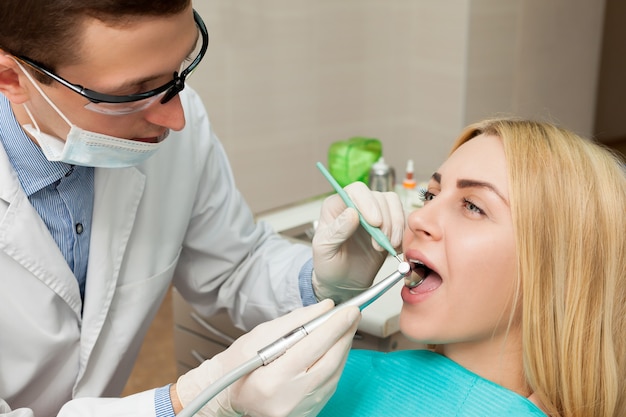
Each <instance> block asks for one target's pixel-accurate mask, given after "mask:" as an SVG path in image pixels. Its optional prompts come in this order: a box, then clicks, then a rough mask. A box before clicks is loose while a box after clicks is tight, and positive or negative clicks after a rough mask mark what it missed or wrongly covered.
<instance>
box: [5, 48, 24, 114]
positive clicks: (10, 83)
mask: <svg viewBox="0 0 626 417" xmlns="http://www.w3.org/2000/svg"><path fill="white" fill-rule="evenodd" d="M21 75H22V70H21V69H20V67H19V66H18V65H17V63H16V62H15V59H14V58H13V57H12V56H11V55H10V54H8V53H6V52H5V51H3V50H1V49H0V93H1V94H2V95H4V96H5V97H6V98H8V99H9V101H11V102H12V103H13V104H22V103H24V102H26V101H28V98H29V97H28V89H26V88H25V86H24V84H23V83H24V79H25V78H24V77H22V76H21Z"/></svg>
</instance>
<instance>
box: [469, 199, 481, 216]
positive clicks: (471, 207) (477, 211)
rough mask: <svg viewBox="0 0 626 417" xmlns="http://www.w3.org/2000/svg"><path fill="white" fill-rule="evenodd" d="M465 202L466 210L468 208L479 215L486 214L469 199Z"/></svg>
mask: <svg viewBox="0 0 626 417" xmlns="http://www.w3.org/2000/svg"><path fill="white" fill-rule="evenodd" d="M464 202H465V208H467V209H468V210H469V211H471V212H474V213H478V214H485V212H484V211H483V210H482V209H481V208H480V207H478V206H477V205H476V204H474V203H472V202H471V201H469V200H468V199H465V200H464Z"/></svg>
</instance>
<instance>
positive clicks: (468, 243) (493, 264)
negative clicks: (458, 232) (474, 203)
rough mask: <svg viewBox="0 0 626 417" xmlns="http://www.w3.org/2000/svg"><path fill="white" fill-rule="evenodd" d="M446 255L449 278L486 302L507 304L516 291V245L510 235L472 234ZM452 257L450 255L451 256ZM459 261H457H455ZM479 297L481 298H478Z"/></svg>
mask: <svg viewBox="0 0 626 417" xmlns="http://www.w3.org/2000/svg"><path fill="white" fill-rule="evenodd" d="M472 236H473V237H472V238H471V239H465V240H463V241H462V243H461V241H457V242H458V243H459V244H458V245H457V246H456V247H455V248H454V249H451V251H450V252H449V253H450V254H451V256H452V258H450V259H449V262H450V263H451V276H452V277H460V278H458V279H459V280H462V281H464V284H463V286H464V287H467V286H469V287H471V288H466V290H467V291H471V292H470V294H471V293H474V294H477V295H478V297H479V298H482V299H483V300H484V301H485V302H486V303H490V304H493V303H496V304H500V305H502V304H504V305H508V304H510V301H511V300H512V299H513V298H512V297H513V295H514V291H515V282H516V280H515V276H516V274H517V272H516V269H517V268H516V255H515V243H514V240H513V237H512V234H510V233H499V234H494V233H482V234H474V235H472ZM453 253H454V254H455V255H452V254H453ZM455 259H456V260H458V261H460V262H456V261H455ZM481 295H482V296H481Z"/></svg>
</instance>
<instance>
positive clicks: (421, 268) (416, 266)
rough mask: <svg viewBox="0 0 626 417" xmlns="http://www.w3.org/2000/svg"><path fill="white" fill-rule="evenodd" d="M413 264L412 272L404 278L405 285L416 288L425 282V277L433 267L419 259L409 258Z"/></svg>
mask: <svg viewBox="0 0 626 417" xmlns="http://www.w3.org/2000/svg"><path fill="white" fill-rule="evenodd" d="M409 263H410V264H411V273H410V274H409V275H408V276H406V277H405V278H404V285H406V286H407V287H409V288H415V287H417V286H418V285H420V284H421V283H422V282H424V279H425V278H426V277H427V276H428V274H430V272H431V269H430V268H429V267H427V266H426V265H424V264H423V263H422V262H421V261H419V260H412V259H411V260H409Z"/></svg>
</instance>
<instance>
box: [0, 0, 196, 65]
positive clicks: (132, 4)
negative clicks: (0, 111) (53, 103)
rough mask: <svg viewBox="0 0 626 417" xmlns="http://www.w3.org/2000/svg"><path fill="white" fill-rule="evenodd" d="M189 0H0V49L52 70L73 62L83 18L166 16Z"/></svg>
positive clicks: (122, 19) (109, 20)
mask: <svg viewBox="0 0 626 417" xmlns="http://www.w3.org/2000/svg"><path fill="white" fill-rule="evenodd" d="M190 3H191V0H43V1H42V0H0V22H1V23H0V49H2V50H4V51H6V52H8V53H10V54H12V55H15V56H20V55H22V56H26V57H28V58H30V59H32V60H33V61H36V62H38V63H40V64H42V65H43V66H45V67H46V68H48V69H49V70H51V71H54V70H55V69H56V68H57V67H58V66H60V65H61V64H68V63H73V62H76V61H77V59H78V56H77V51H78V50H79V48H80V44H81V42H80V41H81V40H80V36H81V34H82V24H83V22H84V19H85V18H95V19H98V20H100V21H102V22H105V23H107V24H110V25H120V24H124V23H128V22H132V19H133V18H134V17H138V16H155V17H156V16H169V15H173V14H176V13H179V12H182V11H183V10H184V9H185V8H186V7H187V6H189V4H190Z"/></svg>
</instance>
